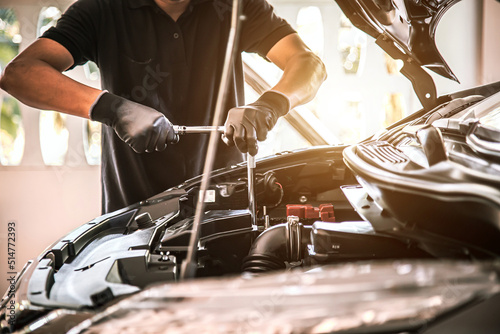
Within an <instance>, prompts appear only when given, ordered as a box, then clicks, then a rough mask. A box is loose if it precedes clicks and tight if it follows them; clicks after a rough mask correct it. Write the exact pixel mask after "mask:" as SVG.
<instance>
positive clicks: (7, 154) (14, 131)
mask: <svg viewBox="0 0 500 334" xmlns="http://www.w3.org/2000/svg"><path fill="white" fill-rule="evenodd" d="M21 41H22V37H21V34H20V25H19V21H18V19H17V17H16V13H15V12H14V10H13V9H11V8H0V70H3V69H4V68H5V66H6V65H7V63H8V62H9V61H11V60H12V58H14V57H15V56H16V55H17V54H18V52H19V44H20V43H21ZM0 103H1V113H0V163H1V164H2V165H5V166H15V165H19V164H20V163H21V160H22V157H23V153H24V142H25V137H24V129H23V120H22V114H21V110H20V108H19V102H18V101H17V100H16V99H14V98H13V97H10V96H7V95H6V94H4V93H2V92H0Z"/></svg>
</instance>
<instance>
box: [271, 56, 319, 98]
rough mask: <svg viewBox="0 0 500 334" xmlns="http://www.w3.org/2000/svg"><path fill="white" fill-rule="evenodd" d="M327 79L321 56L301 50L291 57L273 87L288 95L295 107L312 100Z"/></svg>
mask: <svg viewBox="0 0 500 334" xmlns="http://www.w3.org/2000/svg"><path fill="white" fill-rule="evenodd" d="M325 79H326V70H325V66H324V64H323V62H322V61H321V60H320V59H319V57H318V56H316V55H315V54H314V53H312V52H310V51H308V52H301V53H299V54H297V55H295V56H293V57H292V58H290V60H289V61H288V63H287V64H286V67H285V68H284V72H283V76H282V77H281V79H280V81H279V82H278V83H277V84H276V86H274V87H273V88H272V89H273V90H276V91H279V92H281V93H283V94H285V95H286V96H288V98H289V99H290V106H291V108H294V107H296V106H298V105H301V104H304V103H307V102H309V101H311V100H312V99H313V98H314V96H315V95H316V93H317V92H318V89H319V87H320V86H321V84H322V83H323V81H325Z"/></svg>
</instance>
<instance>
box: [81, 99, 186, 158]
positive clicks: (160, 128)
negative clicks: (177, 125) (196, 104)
mask: <svg viewBox="0 0 500 334" xmlns="http://www.w3.org/2000/svg"><path fill="white" fill-rule="evenodd" d="M89 115H90V119H92V120H93V121H98V122H101V123H104V124H106V125H109V126H111V127H112V128H113V129H114V130H115V132H116V134H117V135H118V137H120V139H121V140H123V141H124V142H125V143H127V144H128V145H129V146H130V147H131V148H132V149H133V150H134V151H135V152H137V153H143V152H153V151H154V150H155V149H156V150H157V151H163V150H164V149H165V148H166V147H167V143H170V142H174V141H175V138H176V134H175V132H174V129H173V126H172V123H170V121H169V120H168V119H167V118H166V117H165V116H164V115H163V114H162V113H160V112H158V111H156V110H154V109H153V108H149V107H146V106H144V105H142V104H139V103H135V102H132V101H129V100H127V99H124V98H122V97H119V96H117V95H113V94H110V93H107V92H106V93H104V94H102V95H101V96H100V97H99V98H98V99H97V100H96V102H94V105H93V106H92V108H91V110H90V114H89Z"/></svg>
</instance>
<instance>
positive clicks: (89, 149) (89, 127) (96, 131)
mask: <svg viewBox="0 0 500 334" xmlns="http://www.w3.org/2000/svg"><path fill="white" fill-rule="evenodd" d="M83 148H84V150H85V158H86V159H87V163H88V164H89V165H92V166H96V165H100V164H101V123H99V122H93V121H90V120H88V121H86V122H84V123H83Z"/></svg>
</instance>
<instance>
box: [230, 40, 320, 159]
mask: <svg viewBox="0 0 500 334" xmlns="http://www.w3.org/2000/svg"><path fill="white" fill-rule="evenodd" d="M267 58H268V59H270V60H271V61H272V62H273V63H275V64H276V65H277V66H278V67H280V68H281V69H282V70H283V75H282V77H281V79H280V81H279V82H278V83H277V84H276V86H274V87H273V88H272V90H271V92H266V93H264V94H263V95H262V96H261V97H260V98H259V99H258V100H257V101H256V102H254V103H251V104H249V105H247V106H243V107H237V108H233V109H231V110H230V111H229V113H228V117H227V119H226V123H225V132H224V137H225V140H224V141H225V142H226V144H228V145H236V147H237V148H238V150H240V151H241V152H243V153H246V152H248V153H250V154H251V155H255V154H257V150H258V147H257V140H259V141H263V140H265V139H266V137H267V133H268V132H269V131H270V130H271V129H272V128H273V127H274V125H276V122H277V120H278V118H279V117H281V116H284V115H285V114H286V113H287V112H288V111H289V110H290V109H291V108H294V107H296V106H298V105H300V104H304V103H306V102H309V101H310V100H312V99H313V98H314V96H315V95H316V93H317V91H318V89H319V87H320V86H321V84H322V83H323V81H324V80H325V79H326V70H325V66H324V64H323V62H322V61H321V60H320V59H319V57H318V56H316V55H315V54H314V53H313V52H311V51H310V50H309V49H308V48H307V46H306V45H305V44H304V42H303V41H302V40H301V39H300V37H299V36H298V34H296V33H293V34H289V35H287V36H285V37H283V38H282V39H281V40H279V41H278V42H277V43H276V44H275V45H274V46H273V47H272V48H271V49H270V50H269V52H268V53H267Z"/></svg>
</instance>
